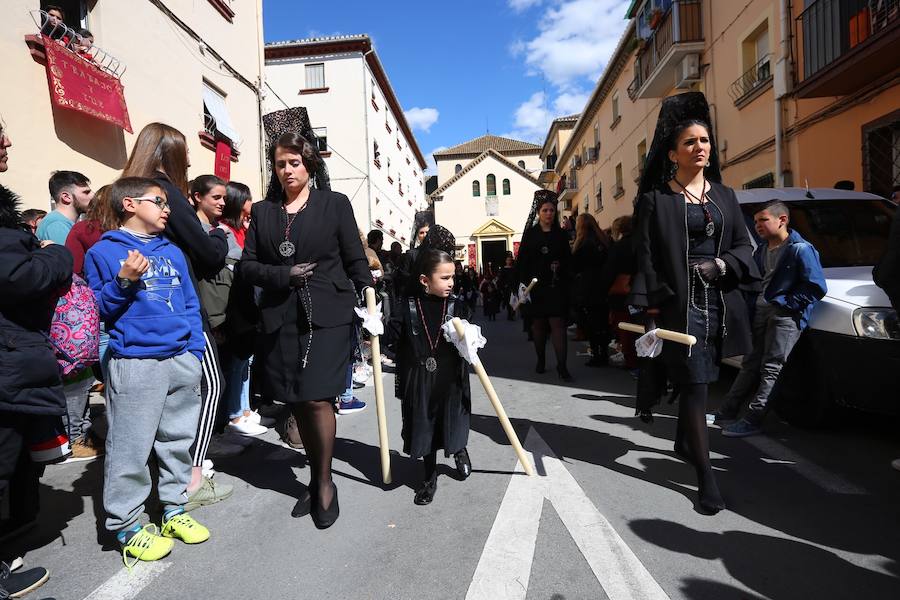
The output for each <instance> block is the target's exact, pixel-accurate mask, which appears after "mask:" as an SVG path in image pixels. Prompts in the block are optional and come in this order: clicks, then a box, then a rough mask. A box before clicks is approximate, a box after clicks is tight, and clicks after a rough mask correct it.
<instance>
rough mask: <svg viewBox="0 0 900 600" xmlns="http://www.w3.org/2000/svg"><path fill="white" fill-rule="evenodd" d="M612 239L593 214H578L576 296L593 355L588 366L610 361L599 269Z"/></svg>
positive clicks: (574, 255) (580, 321) (574, 267)
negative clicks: (607, 349) (607, 352)
mask: <svg viewBox="0 0 900 600" xmlns="http://www.w3.org/2000/svg"><path fill="white" fill-rule="evenodd" d="M610 243H611V241H610V239H609V236H608V235H606V232H605V231H603V230H602V229H600V226H599V225H598V224H597V219H595V218H594V216H593V215H591V214H589V213H583V214H580V215H578V218H577V219H576V220H575V243H574V244H572V272H573V273H574V274H575V281H574V286H573V296H574V304H575V311H576V312H575V314H576V318H577V321H578V325H579V326H580V327H581V329H582V330H583V331H584V332H585V333H586V334H587V336H588V342H589V343H590V347H591V358H590V360H588V361H587V362H586V363H585V365H587V366H588V367H603V366H606V365H607V364H608V363H609V358H608V357H607V354H606V348H607V345H608V343H609V339H608V338H609V336H608V333H607V332H608V329H607V323H608V321H609V306H608V305H607V302H606V290H601V289H600V273H601V272H602V271H603V266H604V265H605V264H606V260H607V256H608V255H609V246H610Z"/></svg>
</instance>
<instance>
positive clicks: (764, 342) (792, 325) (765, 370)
mask: <svg viewBox="0 0 900 600" xmlns="http://www.w3.org/2000/svg"><path fill="white" fill-rule="evenodd" d="M799 338H800V328H799V327H797V322H796V321H794V317H793V315H791V314H790V313H788V312H787V311H785V310H784V309H781V308H778V307H776V306H772V305H766V306H757V307H756V315H755V316H754V318H753V350H752V351H751V352H750V354H747V355H745V356H744V359H743V362H742V363H741V371H740V373H738V376H737V377H736V378H735V380H734V383H733V384H731V389H730V390H729V391H728V394H727V395H726V396H725V400H724V401H723V402H722V406H721V407H719V410H720V411H721V412H723V413H726V414H737V412H738V411H739V410H740V409H741V405H742V404H743V403H744V401H745V400H747V398H750V406H749V410H748V411H747V414H746V415H745V418H746V419H747V420H748V421H750V422H751V423H754V424H756V425H758V424H759V423H761V422H762V420H763V417H765V415H766V404H767V403H768V401H769V394H771V393H772V388H773V387H774V385H775V382H776V381H777V380H778V375H779V374H780V373H781V369H782V367H784V363H785V361H786V360H787V358H788V355H789V354H790V353H791V350H792V349H793V348H794V344H796V343H797V340H798V339H799Z"/></svg>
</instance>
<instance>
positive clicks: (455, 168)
mask: <svg viewBox="0 0 900 600" xmlns="http://www.w3.org/2000/svg"><path fill="white" fill-rule="evenodd" d="M460 171H462V165H461V164H459V163H456V166H455V167H453V174H454V175H456V174H457V173H459V172H460Z"/></svg>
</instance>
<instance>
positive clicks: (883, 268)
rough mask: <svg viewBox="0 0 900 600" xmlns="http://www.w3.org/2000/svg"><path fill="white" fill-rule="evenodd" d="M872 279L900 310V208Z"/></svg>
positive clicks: (873, 271)
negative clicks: (885, 248) (885, 249)
mask: <svg viewBox="0 0 900 600" xmlns="http://www.w3.org/2000/svg"><path fill="white" fill-rule="evenodd" d="M872 279H873V280H874V281H875V285H877V286H878V287H880V288H881V289H883V290H884V291H885V293H887V295H888V299H890V301H891V305H892V306H893V307H894V308H895V309H897V310H900V209H897V210H896V211H895V212H894V220H893V222H892V223H891V232H890V234H889V235H888V243H887V251H886V252H885V253H884V256H883V257H882V258H881V260H880V261H879V262H878V264H877V265H875V268H874V269H872Z"/></svg>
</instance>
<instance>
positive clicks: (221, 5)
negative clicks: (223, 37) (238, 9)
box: [209, 0, 234, 23]
mask: <svg viewBox="0 0 900 600" xmlns="http://www.w3.org/2000/svg"><path fill="white" fill-rule="evenodd" d="M209 3H210V4H212V5H213V8H215V9H216V10H217V11H218V12H219V14H220V15H222V16H223V17H224V18H225V20H226V21H228V22H229V23H233V22H234V9H233V8H231V7H232V5H233V4H234V0H209Z"/></svg>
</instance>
